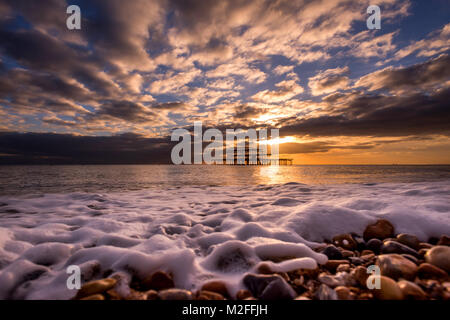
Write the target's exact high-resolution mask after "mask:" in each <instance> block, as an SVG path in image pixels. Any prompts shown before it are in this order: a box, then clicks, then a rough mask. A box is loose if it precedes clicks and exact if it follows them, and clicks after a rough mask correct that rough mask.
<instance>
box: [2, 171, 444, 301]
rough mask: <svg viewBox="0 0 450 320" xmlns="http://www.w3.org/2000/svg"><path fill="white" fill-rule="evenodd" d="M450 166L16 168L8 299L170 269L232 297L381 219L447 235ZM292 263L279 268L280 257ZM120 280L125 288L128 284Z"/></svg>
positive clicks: (7, 190)
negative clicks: (263, 272) (75, 271)
mask: <svg viewBox="0 0 450 320" xmlns="http://www.w3.org/2000/svg"><path fill="white" fill-rule="evenodd" d="M449 170H450V167H449V166H292V167H227V166H16V167H14V166H13V167H1V168H0V186H1V187H0V189H1V192H0V193H1V194H0V299H70V298H71V297H73V296H74V295H75V293H76V292H74V291H73V290H70V289H68V288H67V285H66V280H67V277H68V275H67V272H66V270H67V267H68V266H72V265H76V266H79V267H80V269H81V272H82V275H83V281H89V280H94V279H99V278H102V277H106V276H113V275H118V276H120V278H121V279H123V281H122V282H123V283H124V285H123V286H122V285H121V286H120V290H124V292H123V293H122V294H123V295H126V294H127V292H126V291H127V290H129V289H127V288H128V286H127V285H128V284H129V282H130V281H131V278H132V277H138V278H146V277H148V276H149V275H150V274H151V273H152V272H154V271H157V270H163V271H166V272H170V273H171V274H173V276H174V281H175V285H176V287H179V288H186V289H189V290H196V289H197V288H199V287H201V285H202V284H203V283H204V282H206V281H210V280H212V279H216V280H222V281H224V282H225V283H226V284H227V288H228V290H229V291H230V294H231V295H234V294H235V293H236V292H237V291H238V290H239V289H242V288H244V287H243V283H242V278H243V276H244V275H245V273H247V272H256V270H257V269H258V267H259V266H260V264H261V263H269V264H270V267H271V269H272V270H277V271H280V272H281V271H283V272H288V271H291V270H296V269H299V268H305V269H308V268H309V269H314V268H316V266H317V265H318V264H323V263H325V262H326V260H327V258H326V256H325V255H323V254H320V253H316V252H314V251H313V249H314V248H315V247H316V246H318V245H320V243H322V242H323V241H324V240H325V239H328V240H329V239H331V238H332V237H333V236H334V235H338V234H343V233H350V232H355V233H358V234H362V232H363V231H364V228H365V227H366V226H367V225H368V224H369V223H373V222H374V221H376V219H379V218H384V219H388V220H389V221H391V223H392V224H393V225H394V227H395V230H396V232H397V233H410V234H414V235H416V236H417V237H418V238H419V239H420V240H422V241H426V240H427V239H429V238H430V237H440V236H441V235H450V179H449V174H450V171H449ZM285 256H290V257H294V258H295V259H291V260H287V261H284V262H281V263H274V262H271V261H270V260H272V261H276V260H277V259H276V258H277V257H285ZM122 282H121V283H122Z"/></svg>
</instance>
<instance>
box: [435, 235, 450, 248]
mask: <svg viewBox="0 0 450 320" xmlns="http://www.w3.org/2000/svg"><path fill="white" fill-rule="evenodd" d="M437 245H438V246H450V237H447V236H442V237H441V238H440V239H439V242H438V243H437Z"/></svg>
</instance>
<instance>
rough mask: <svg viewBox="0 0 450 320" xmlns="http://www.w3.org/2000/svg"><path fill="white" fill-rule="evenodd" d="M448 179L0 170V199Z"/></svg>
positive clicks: (442, 174) (426, 174)
mask: <svg viewBox="0 0 450 320" xmlns="http://www.w3.org/2000/svg"><path fill="white" fill-rule="evenodd" d="M443 180H450V166H449V165H292V166H226V165H220V166H213V165H180V166H176V165H55V166H52V165H48V166H47V165H42V166H40V165H33V166H0V194H3V195H21V194H39V193H68V192H120V191H133V190H143V189H148V188H163V189H164V188H170V187H175V186H177V187H181V186H254V185H276V184H285V183H289V182H296V183H303V184H308V185H330V184H373V183H387V182H395V183H411V182H431V181H443Z"/></svg>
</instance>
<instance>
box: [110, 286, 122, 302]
mask: <svg viewBox="0 0 450 320" xmlns="http://www.w3.org/2000/svg"><path fill="white" fill-rule="evenodd" d="M106 294H107V297H108V299H109V300H121V299H122V297H121V296H120V294H119V293H117V291H116V290H114V289H111V290H108V291H106Z"/></svg>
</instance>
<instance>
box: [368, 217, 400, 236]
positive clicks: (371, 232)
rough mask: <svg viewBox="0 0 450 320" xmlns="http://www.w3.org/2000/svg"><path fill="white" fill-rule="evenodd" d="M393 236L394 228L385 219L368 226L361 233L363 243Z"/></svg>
mask: <svg viewBox="0 0 450 320" xmlns="http://www.w3.org/2000/svg"><path fill="white" fill-rule="evenodd" d="M393 236H394V226H393V225H392V223H390V222H389V221H387V220H385V219H379V220H377V221H376V222H375V223H373V224H370V225H368V226H367V227H366V229H365V230H364V233H363V238H364V240H365V241H369V240H370V239H373V238H376V239H380V240H383V239H386V238H390V237H393Z"/></svg>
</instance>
